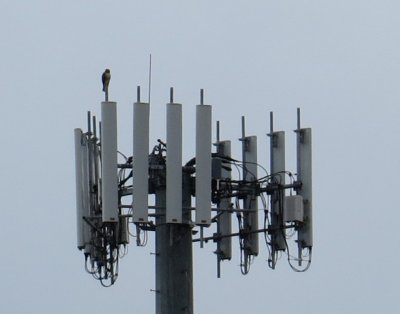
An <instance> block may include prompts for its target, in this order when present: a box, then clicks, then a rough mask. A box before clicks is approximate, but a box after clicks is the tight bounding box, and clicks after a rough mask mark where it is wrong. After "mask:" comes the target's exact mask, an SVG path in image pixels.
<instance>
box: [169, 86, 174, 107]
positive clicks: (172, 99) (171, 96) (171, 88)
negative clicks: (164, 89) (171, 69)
mask: <svg viewBox="0 0 400 314" xmlns="http://www.w3.org/2000/svg"><path fill="white" fill-rule="evenodd" d="M169 102H170V103H171V104H173V103H174V88H173V87H170V88H169Z"/></svg>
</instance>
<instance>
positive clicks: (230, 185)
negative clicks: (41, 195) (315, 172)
mask: <svg viewBox="0 0 400 314" xmlns="http://www.w3.org/2000/svg"><path fill="white" fill-rule="evenodd" d="M107 96H108V90H107ZM166 109H167V110H166V112H167V114H166V121H167V126H166V142H163V141H162V140H160V139H159V140H157V143H156V145H155V146H154V147H153V148H152V150H151V151H150V146H149V128H150V125H149V116H150V104H149V103H146V102H141V101H140V88H139V87H138V91H137V101H136V102H135V103H134V104H133V152H132V154H128V156H129V155H132V156H129V157H128V156H126V155H124V154H122V153H120V152H119V151H118V145H117V138H118V137H117V104H116V103H115V102H112V101H108V100H107V101H104V102H102V103H101V122H99V123H98V124H97V122H96V118H95V116H92V114H91V113H90V112H88V117H87V131H86V132H83V131H82V130H81V129H75V162H76V204H77V246H78V248H79V249H80V250H82V251H83V252H84V256H85V268H86V270H87V272H88V273H90V274H92V275H93V277H94V278H96V279H98V280H99V281H100V283H101V284H102V285H103V286H110V285H113V284H114V283H115V281H116V279H117V277H118V263H119V259H120V258H121V257H122V256H123V255H124V254H125V253H126V247H127V245H128V244H129V241H130V234H134V235H135V236H136V245H137V246H143V245H145V244H146V240H147V237H148V232H151V231H154V232H155V240H156V241H155V245H156V248H155V252H156V253H155V259H156V284H155V292H156V293H155V295H156V313H163V314H176V313H193V268H192V264H193V263H192V246H193V243H194V242H199V243H200V246H201V247H203V246H204V245H205V244H207V245H208V244H209V243H215V245H216V251H215V254H216V256H217V266H218V267H217V276H218V277H220V276H221V262H222V261H224V260H230V259H231V258H232V238H238V240H239V243H240V266H241V271H242V273H243V274H247V273H248V272H249V270H250V265H251V261H252V259H253V258H254V257H256V256H257V255H258V254H259V242H260V241H259V235H260V234H261V235H263V238H264V241H263V242H264V243H265V245H266V246H267V248H268V252H269V257H268V266H269V267H270V268H272V269H274V268H275V266H276V263H277V260H278V258H277V257H278V256H279V255H281V254H282V253H286V254H287V256H288V261H289V264H290V266H291V267H292V268H293V269H294V270H296V271H305V270H307V269H308V267H309V266H310V263H311V251H312V246H313V236H312V175H311V129H310V128H301V126H300V109H298V110H297V128H296V129H295V131H294V132H295V136H296V138H297V170H296V173H292V172H290V171H288V170H287V169H286V166H285V132H284V131H275V130H274V128H273V113H272V112H271V113H270V123H269V126H270V130H269V134H268V137H269V142H270V170H269V172H268V171H267V170H266V169H265V168H264V167H263V166H261V165H260V164H259V163H258V156H257V137H256V136H248V135H246V129H245V118H244V117H242V120H241V122H242V136H241V138H240V139H239V141H240V145H241V148H242V156H240V158H239V159H238V158H234V157H233V156H232V155H231V144H232V143H231V141H230V140H222V139H220V123H219V122H217V126H216V141H215V143H212V132H211V124H212V107H211V106H210V105H206V104H204V94H203V90H201V91H200V104H199V105H197V107H196V137H195V140H196V152H195V157H194V158H193V159H191V160H189V161H187V162H186V163H185V164H183V162H182V105H181V104H179V103H175V102H174V97H173V89H172V88H171V90H170V99H169V103H167V104H166ZM213 147H214V151H213V149H212V148H213ZM118 155H119V158H118ZM259 172H262V174H261V175H259ZM151 194H153V195H155V198H154V199H155V202H154V204H149V195H151ZM192 199H194V200H195V204H193V205H192ZM260 218H262V222H261V223H260V220H261V219H260ZM235 219H236V220H237V226H238V227H237V228H234V227H233V224H232V221H233V220H235ZM211 230H214V231H216V232H212V231H211ZM206 233H207V234H206ZM194 235H195V238H193V236H194ZM213 245H214V244H213ZM292 249H294V250H295V253H293V252H292Z"/></svg>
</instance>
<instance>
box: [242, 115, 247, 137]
mask: <svg viewBox="0 0 400 314" xmlns="http://www.w3.org/2000/svg"><path fill="white" fill-rule="evenodd" d="M245 129H246V124H245V119H244V116H242V139H243V140H244V138H245V137H246V134H245V133H246V132H245Z"/></svg>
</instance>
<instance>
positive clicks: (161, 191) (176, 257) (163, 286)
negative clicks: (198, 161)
mask: <svg viewBox="0 0 400 314" xmlns="http://www.w3.org/2000/svg"><path fill="white" fill-rule="evenodd" d="M190 182H191V181H190V174H187V173H184V174H183V193H182V196H183V200H182V205H183V208H184V209H183V217H182V218H183V219H182V220H183V223H180V224H177V223H168V224H167V223H166V222H165V221H166V220H165V217H166V212H165V208H166V187H165V185H159V186H158V187H157V188H156V191H155V192H156V193H155V194H156V208H157V210H156V213H157V218H156V314H180V313H183V314H193V256H192V227H191V225H189V224H188V221H189V219H188V218H190V215H191V214H190V209H189V208H190V206H191V195H190V192H191V191H190V186H191V183H190Z"/></svg>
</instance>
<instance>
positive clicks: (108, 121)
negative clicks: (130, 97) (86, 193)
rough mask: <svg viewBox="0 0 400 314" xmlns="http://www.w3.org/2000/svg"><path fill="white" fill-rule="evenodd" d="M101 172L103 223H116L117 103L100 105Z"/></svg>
mask: <svg viewBox="0 0 400 314" xmlns="http://www.w3.org/2000/svg"><path fill="white" fill-rule="evenodd" d="M101 120H102V124H101V126H102V130H101V137H102V138H101V170H102V186H101V197H102V214H103V216H102V217H103V222H118V177H117V173H118V168H117V163H118V156H117V103H116V102H111V101H110V102H108V101H107V102H106V101H104V102H102V103H101Z"/></svg>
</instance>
